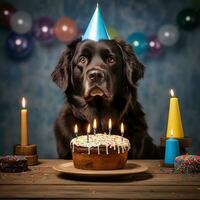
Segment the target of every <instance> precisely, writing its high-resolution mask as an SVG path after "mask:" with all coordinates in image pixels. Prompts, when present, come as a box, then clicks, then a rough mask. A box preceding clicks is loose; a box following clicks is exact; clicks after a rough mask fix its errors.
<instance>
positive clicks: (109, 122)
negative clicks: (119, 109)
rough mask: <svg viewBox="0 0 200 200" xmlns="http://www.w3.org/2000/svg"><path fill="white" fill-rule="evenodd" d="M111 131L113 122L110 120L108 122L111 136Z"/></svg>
mask: <svg viewBox="0 0 200 200" xmlns="http://www.w3.org/2000/svg"><path fill="white" fill-rule="evenodd" d="M111 130H112V120H111V119H109V120H108V131H109V135H111Z"/></svg>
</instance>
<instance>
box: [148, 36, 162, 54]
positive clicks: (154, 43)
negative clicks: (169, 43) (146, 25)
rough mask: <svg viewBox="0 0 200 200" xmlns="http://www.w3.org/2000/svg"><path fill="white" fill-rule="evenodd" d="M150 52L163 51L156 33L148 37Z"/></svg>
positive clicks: (157, 52)
mask: <svg viewBox="0 0 200 200" xmlns="http://www.w3.org/2000/svg"><path fill="white" fill-rule="evenodd" d="M148 45H149V52H150V54H153V55H159V54H160V53H161V52H162V44H161V43H160V41H159V40H158V38H157V37H156V36H155V35H152V36H149V38H148Z"/></svg>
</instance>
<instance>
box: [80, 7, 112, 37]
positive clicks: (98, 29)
mask: <svg viewBox="0 0 200 200" xmlns="http://www.w3.org/2000/svg"><path fill="white" fill-rule="evenodd" d="M86 39H89V40H94V41H99V40H109V39H110V37H109V35H108V33H107V30H106V26H105V24H104V21H103V17H102V14H101V11H100V9H99V6H98V4H97V7H96V10H95V12H94V14H93V16H92V19H91V20H90V23H89V25H88V27H87V29H86V31H85V34H84V35H83V36H82V40H86Z"/></svg>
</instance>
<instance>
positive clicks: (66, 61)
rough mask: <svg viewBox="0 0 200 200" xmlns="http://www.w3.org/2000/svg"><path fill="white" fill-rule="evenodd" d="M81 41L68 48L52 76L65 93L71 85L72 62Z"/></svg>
mask: <svg viewBox="0 0 200 200" xmlns="http://www.w3.org/2000/svg"><path fill="white" fill-rule="evenodd" d="M79 41H80V39H78V40H76V41H73V42H72V43H71V44H69V45H68V46H67V47H66V49H65V51H64V52H63V53H62V55H61V57H60V59H59V61H58V64H57V65H56V67H55V69H54V71H53V72H52V74H51V77H52V80H53V82H55V83H56V84H57V85H58V87H59V88H61V89H62V90H63V91H66V89H67V87H68V85H69V80H70V74H71V60H72V58H73V55H74V52H75V49H76V46H77V44H78V42H79Z"/></svg>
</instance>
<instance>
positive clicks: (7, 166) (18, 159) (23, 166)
mask: <svg viewBox="0 0 200 200" xmlns="http://www.w3.org/2000/svg"><path fill="white" fill-rule="evenodd" d="M27 169H28V163H27V159H26V158H25V157H24V156H16V155H14V156H12V155H7V156H2V157H0V171H1V172H23V171H26V170H27Z"/></svg>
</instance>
